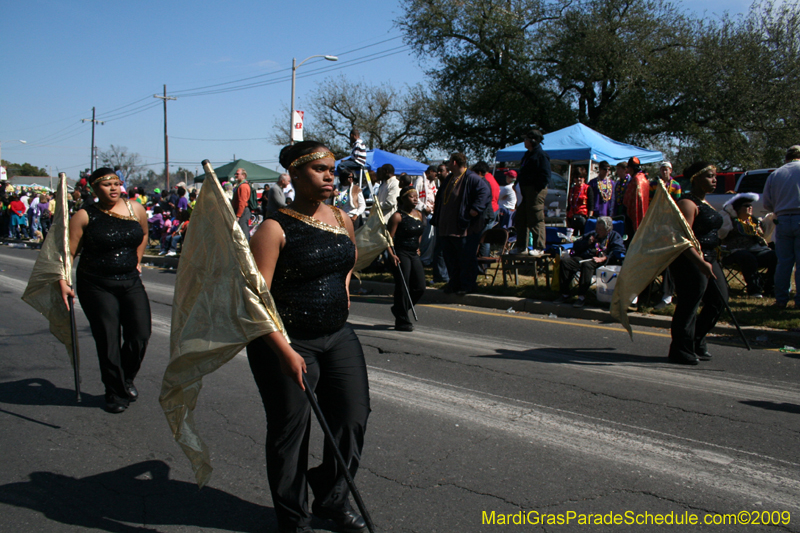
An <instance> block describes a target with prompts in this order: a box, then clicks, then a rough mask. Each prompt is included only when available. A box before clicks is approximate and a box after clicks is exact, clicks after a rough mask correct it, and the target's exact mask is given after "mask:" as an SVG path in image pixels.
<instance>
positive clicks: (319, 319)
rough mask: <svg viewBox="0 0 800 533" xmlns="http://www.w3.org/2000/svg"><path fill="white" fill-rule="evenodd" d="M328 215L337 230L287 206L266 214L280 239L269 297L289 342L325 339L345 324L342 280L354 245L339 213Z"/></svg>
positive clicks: (351, 260) (353, 257) (352, 259)
mask: <svg viewBox="0 0 800 533" xmlns="http://www.w3.org/2000/svg"><path fill="white" fill-rule="evenodd" d="M333 209H335V208H333ZM334 214H335V215H336V218H337V220H338V221H339V227H334V226H330V225H328V224H325V223H324V222H320V221H319V220H317V219H315V218H312V217H309V216H306V215H303V214H300V213H298V212H297V211H294V210H293V209H291V208H288V207H284V208H283V209H280V210H278V211H276V212H275V213H273V214H272V215H270V218H272V219H274V220H275V221H277V222H278V224H280V225H281V228H283V233H284V235H285V238H286V244H284V246H283V249H282V250H281V253H280V256H278V261H277V263H276V264H275V274H274V275H273V277H272V287H270V292H271V293H272V298H273V299H274V300H275V307H276V308H277V309H278V313H280V316H281V319H282V320H283V325H284V326H285V327H286V331H287V333H288V334H289V337H291V338H295V339H306V340H307V339H314V338H317V337H321V336H323V335H330V334H332V333H335V332H337V331H339V330H340V329H341V328H342V327H343V326H344V324H345V322H347V316H348V309H347V289H346V287H345V281H346V279H347V273H348V272H350V270H351V269H352V268H353V265H354V264H355V260H356V246H355V244H353V241H351V240H350V235H349V234H348V233H347V229H345V227H344V221H343V220H342V218H341V214H340V213H339V210H338V209H335V211H334Z"/></svg>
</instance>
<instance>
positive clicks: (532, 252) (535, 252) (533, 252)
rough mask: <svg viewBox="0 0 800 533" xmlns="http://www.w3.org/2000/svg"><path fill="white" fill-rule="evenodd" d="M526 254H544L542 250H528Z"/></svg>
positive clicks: (538, 255)
mask: <svg viewBox="0 0 800 533" xmlns="http://www.w3.org/2000/svg"><path fill="white" fill-rule="evenodd" d="M528 255H532V256H533V257H542V256H544V250H536V249H534V250H530V251H529V252H528Z"/></svg>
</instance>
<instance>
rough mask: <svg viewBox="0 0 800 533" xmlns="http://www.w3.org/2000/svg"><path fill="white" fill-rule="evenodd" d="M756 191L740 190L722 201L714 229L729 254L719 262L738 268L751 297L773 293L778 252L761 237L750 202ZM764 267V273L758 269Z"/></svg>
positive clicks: (753, 200) (762, 234)
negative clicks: (719, 222)
mask: <svg viewBox="0 0 800 533" xmlns="http://www.w3.org/2000/svg"><path fill="white" fill-rule="evenodd" d="M758 198H759V196H758V194H756V193H753V192H747V193H740V194H737V195H736V196H734V197H733V198H731V199H730V200H728V201H727V202H725V205H723V206H722V207H723V209H722V219H723V220H722V227H721V228H720V229H719V231H717V234H718V235H719V238H720V239H722V245H723V246H724V247H725V248H726V250H727V251H728V252H730V254H729V255H728V256H727V257H724V258H723V259H722V265H723V266H725V267H729V268H730V267H733V266H735V267H736V268H738V269H739V271H741V273H742V274H743V275H744V280H745V283H746V284H747V293H748V294H749V295H750V296H752V297H753V298H761V297H763V295H764V294H765V293H766V294H772V292H773V290H774V287H775V285H774V284H775V267H776V266H777V264H778V255H777V254H776V253H775V250H773V249H772V248H770V247H769V246H768V245H767V241H766V240H764V231H763V229H762V227H761V222H760V221H759V220H758V219H757V218H755V217H754V216H753V202H756V201H758ZM762 268H766V269H767V274H766V277H763V278H762V276H761V274H760V273H759V272H758V271H759V270H760V269H762Z"/></svg>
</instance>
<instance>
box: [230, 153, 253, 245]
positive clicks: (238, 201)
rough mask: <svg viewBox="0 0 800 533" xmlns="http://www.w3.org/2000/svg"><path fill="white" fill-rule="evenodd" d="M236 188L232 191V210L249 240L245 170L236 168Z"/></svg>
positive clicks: (248, 208) (248, 192)
mask: <svg viewBox="0 0 800 533" xmlns="http://www.w3.org/2000/svg"><path fill="white" fill-rule="evenodd" d="M234 178H235V179H236V183H237V185H236V189H235V190H234V192H233V212H234V213H235V214H236V218H237V219H238V220H239V227H240V228H242V231H243V232H244V236H245V238H246V239H247V242H250V207H249V203H250V184H249V183H247V171H246V170H245V169H243V168H237V169H236V173H235V174H234Z"/></svg>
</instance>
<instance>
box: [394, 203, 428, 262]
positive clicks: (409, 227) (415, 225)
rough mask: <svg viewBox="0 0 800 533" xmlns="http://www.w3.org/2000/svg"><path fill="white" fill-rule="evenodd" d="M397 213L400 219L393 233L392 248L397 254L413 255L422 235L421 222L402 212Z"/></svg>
mask: <svg viewBox="0 0 800 533" xmlns="http://www.w3.org/2000/svg"><path fill="white" fill-rule="evenodd" d="M398 213H400V217H401V218H400V223H398V224H397V229H396V230H395V231H394V248H395V250H396V251H397V253H400V252H406V253H409V254H415V253H417V250H418V249H419V237H420V235H422V221H421V220H417V219H416V218H414V217H412V216H411V215H409V214H408V213H404V212H402V211H398Z"/></svg>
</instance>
